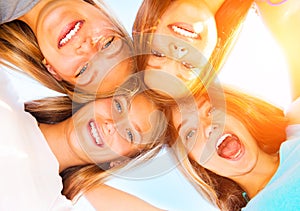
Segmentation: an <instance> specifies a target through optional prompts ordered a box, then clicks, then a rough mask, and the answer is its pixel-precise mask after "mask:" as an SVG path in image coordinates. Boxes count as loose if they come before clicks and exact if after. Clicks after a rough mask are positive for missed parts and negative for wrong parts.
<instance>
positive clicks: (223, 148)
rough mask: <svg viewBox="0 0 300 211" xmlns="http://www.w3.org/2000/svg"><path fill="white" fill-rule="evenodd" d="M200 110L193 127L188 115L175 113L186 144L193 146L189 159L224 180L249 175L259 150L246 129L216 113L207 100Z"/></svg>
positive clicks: (176, 125) (229, 117) (178, 129)
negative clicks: (192, 143) (190, 143)
mask: <svg viewBox="0 0 300 211" xmlns="http://www.w3.org/2000/svg"><path fill="white" fill-rule="evenodd" d="M198 110H199V111H198V118H199V119H198V120H199V121H198V122H199V123H198V125H195V124H192V123H191V122H190V121H189V119H190V117H189V116H188V115H185V116H182V115H181V114H180V113H179V112H178V111H176V112H173V115H174V116H173V122H174V125H175V127H176V129H177V131H178V133H179V136H180V138H181V139H182V141H183V143H184V144H185V145H188V144H189V142H194V146H193V147H192V149H191V150H190V152H189V156H190V157H191V158H192V159H193V160H195V161H196V162H198V163H199V164H200V165H202V166H203V167H205V168H207V169H209V170H211V171H213V172H215V173H217V174H219V175H221V176H225V177H231V178H233V177H235V176H240V175H244V174H246V173H248V172H250V171H251V170H252V169H253V168H254V167H255V165H256V163H257V159H258V152H259V150H260V149H259V147H258V146H257V143H256V140H254V138H253V137H252V136H251V134H250V133H249V131H248V130H247V128H246V127H245V126H244V125H243V124H242V123H241V122H240V121H239V120H237V119H236V118H234V117H233V116H230V115H228V114H224V112H223V111H220V110H218V109H213V108H212V106H211V104H210V103H209V102H208V101H206V100H205V101H204V102H203V103H202V104H201V105H200V106H199V109H198ZM174 111H175V110H174ZM224 115H225V116H224ZM224 117H225V118H224ZM224 121H225V122H224Z"/></svg>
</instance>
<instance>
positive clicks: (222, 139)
mask: <svg viewBox="0 0 300 211" xmlns="http://www.w3.org/2000/svg"><path fill="white" fill-rule="evenodd" d="M230 136H232V135H231V134H228V133H227V134H224V135H223V136H221V138H219V139H218V141H217V146H216V147H217V149H219V146H220V145H221V144H222V143H223V141H224V140H225V139H226V138H227V137H230Z"/></svg>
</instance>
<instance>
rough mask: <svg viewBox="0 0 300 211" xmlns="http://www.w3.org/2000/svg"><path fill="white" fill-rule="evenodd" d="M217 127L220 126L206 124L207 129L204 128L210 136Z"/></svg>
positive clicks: (207, 135)
mask: <svg viewBox="0 0 300 211" xmlns="http://www.w3.org/2000/svg"><path fill="white" fill-rule="evenodd" d="M217 128H218V126H217V125H208V126H206V127H205V129H204V131H205V137H206V138H209V137H210V136H211V135H212V134H213V133H214V131H215V130H216V129H217Z"/></svg>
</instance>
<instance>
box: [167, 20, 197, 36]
mask: <svg viewBox="0 0 300 211" xmlns="http://www.w3.org/2000/svg"><path fill="white" fill-rule="evenodd" d="M168 27H169V29H170V30H171V31H172V32H174V33H175V34H178V35H180V36H183V37H186V38H192V39H200V40H201V36H200V34H199V33H196V32H195V31H194V30H193V27H192V26H191V25H189V24H184V23H176V24H169V25H168Z"/></svg>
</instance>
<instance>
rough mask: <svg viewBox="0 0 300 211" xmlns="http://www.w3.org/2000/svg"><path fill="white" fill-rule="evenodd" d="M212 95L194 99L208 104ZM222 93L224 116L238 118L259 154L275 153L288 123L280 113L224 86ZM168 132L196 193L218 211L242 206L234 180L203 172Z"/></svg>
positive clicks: (274, 107) (270, 106)
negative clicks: (259, 150) (260, 152)
mask: <svg viewBox="0 0 300 211" xmlns="http://www.w3.org/2000/svg"><path fill="white" fill-rule="evenodd" d="M210 91H211V90H210ZM214 94H216V93H214V91H212V92H210V93H209V95H208V94H207V93H205V94H203V93H201V94H199V93H197V94H196V95H195V97H196V99H197V100H199V99H200V98H201V97H204V98H205V99H206V100H208V101H210V99H211V98H212V97H213V96H214ZM224 94H225V103H226V113H227V114H228V115H231V116H233V117H235V118H236V119H238V120H239V121H240V122H241V123H242V124H243V125H244V126H245V127H246V128H247V129H248V131H249V132H250V134H251V135H252V136H253V138H254V139H255V140H256V141H257V144H258V146H259V147H260V148H261V149H262V150H263V151H265V152H266V153H270V154H272V153H277V152H278V150H279V148H280V145H281V144H282V142H284V141H285V140H286V132H285V129H286V127H287V125H288V120H287V118H286V117H285V115H284V112H283V111H282V110H281V109H279V108H278V107H276V106H274V105H272V104H270V103H268V102H265V101H263V100H261V99H259V98H256V97H253V96H251V95H248V94H246V93H242V92H239V91H236V90H233V89H230V88H228V87H225V89H224ZM171 130H172V133H171V135H172V137H173V139H175V140H177V141H176V142H175V144H174V145H173V147H174V149H175V152H176V155H177V156H178V159H179V160H180V161H181V164H182V168H183V169H184V170H183V172H184V174H185V175H186V176H187V178H188V179H189V180H190V181H191V182H192V183H193V184H194V185H195V187H196V188H197V189H198V190H199V191H200V193H202V194H203V195H204V196H205V197H206V198H207V199H208V200H209V201H210V202H211V203H212V204H214V205H215V206H217V207H218V208H220V209H221V210H228V211H229V210H230V211H232V210H240V209H241V208H242V207H244V206H245V205H246V201H245V199H244V198H243V197H242V193H243V192H244V190H243V189H242V188H241V187H240V186H239V185H238V184H237V183H235V182H234V181H232V180H230V179H228V178H225V177H222V176H219V175H217V174H215V173H213V172H211V171H209V170H208V169H205V168H204V167H202V166H201V165H199V164H198V163H197V162H196V161H194V160H193V159H192V158H189V157H187V152H186V150H185V147H184V146H183V144H182V143H181V141H180V138H179V137H178V134H177V131H175V129H174V128H173V127H171Z"/></svg>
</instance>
